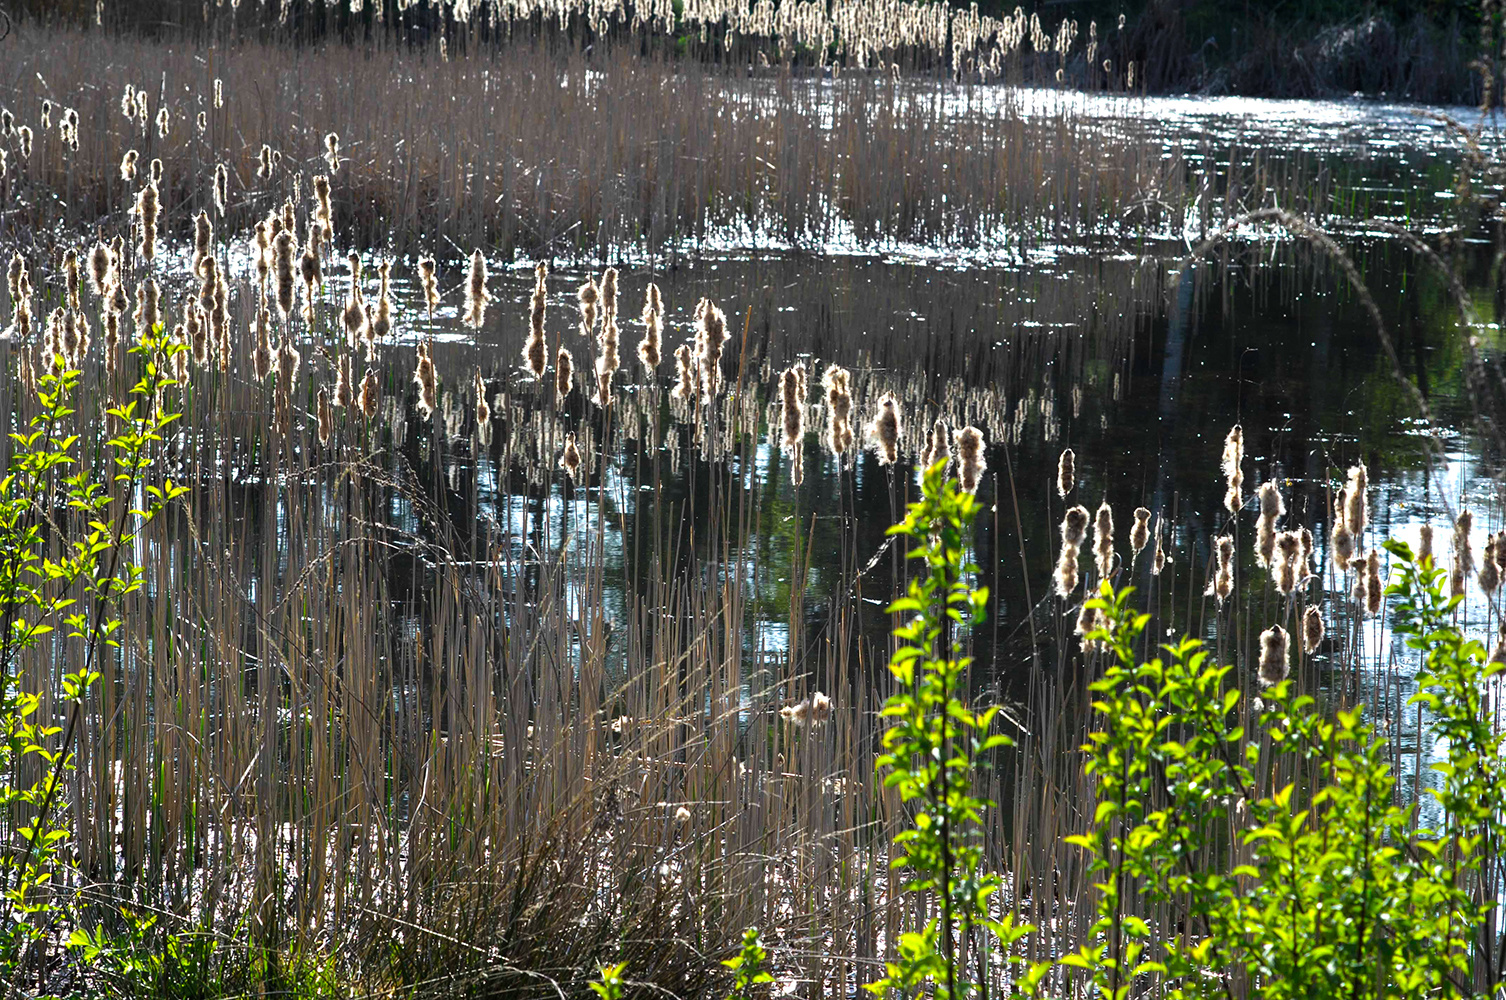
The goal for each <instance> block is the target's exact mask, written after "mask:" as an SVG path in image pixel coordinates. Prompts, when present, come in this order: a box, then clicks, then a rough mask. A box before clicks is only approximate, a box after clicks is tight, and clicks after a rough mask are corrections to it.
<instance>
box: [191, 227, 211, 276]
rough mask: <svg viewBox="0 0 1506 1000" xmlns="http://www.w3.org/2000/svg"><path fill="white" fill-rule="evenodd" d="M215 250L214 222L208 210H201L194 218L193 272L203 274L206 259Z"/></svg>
mask: <svg viewBox="0 0 1506 1000" xmlns="http://www.w3.org/2000/svg"><path fill="white" fill-rule="evenodd" d="M213 252H214V224H213V223H212V222H210V221H209V213H208V212H200V213H199V214H198V215H196V216H194V220H193V273H194V274H195V275H198V276H202V275H203V273H204V260H205V258H207V257H209V256H210V255H211V254H212V253H213Z"/></svg>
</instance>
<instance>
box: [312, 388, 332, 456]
mask: <svg viewBox="0 0 1506 1000" xmlns="http://www.w3.org/2000/svg"><path fill="white" fill-rule="evenodd" d="M314 412H315V414H316V415H317V416H318V419H319V443H320V444H321V445H326V446H327V445H328V444H329V438H330V434H331V433H333V431H334V429H335V413H334V411H333V410H331V409H330V407H329V390H328V389H326V388H325V387H324V386H322V385H321V386H320V387H319V396H318V403H317V405H316V406H315V408H314Z"/></svg>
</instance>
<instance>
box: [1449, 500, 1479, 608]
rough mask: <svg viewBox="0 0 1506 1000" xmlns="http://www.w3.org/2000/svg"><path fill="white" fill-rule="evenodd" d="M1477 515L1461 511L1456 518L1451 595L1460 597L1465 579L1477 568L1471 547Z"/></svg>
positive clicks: (1450, 577) (1450, 581) (1450, 580)
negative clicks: (1472, 529)
mask: <svg viewBox="0 0 1506 1000" xmlns="http://www.w3.org/2000/svg"><path fill="white" fill-rule="evenodd" d="M1474 523H1475V516H1474V515H1473V514H1471V513H1470V512H1469V511H1467V510H1465V511H1460V513H1459V516H1458V517H1457V518H1456V519H1455V520H1454V568H1453V571H1452V572H1451V573H1450V574H1449V596H1451V597H1459V596H1462V595H1463V593H1464V581H1465V580H1466V579H1468V577H1469V575H1470V574H1471V573H1473V572H1474V570H1475V557H1474V553H1473V552H1472V551H1471V549H1470V544H1469V532H1470V529H1471V528H1472V527H1473V526H1474Z"/></svg>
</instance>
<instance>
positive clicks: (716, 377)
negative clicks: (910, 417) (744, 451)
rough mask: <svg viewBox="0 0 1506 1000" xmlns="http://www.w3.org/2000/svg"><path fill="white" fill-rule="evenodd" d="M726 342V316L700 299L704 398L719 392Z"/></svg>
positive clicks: (698, 315)
mask: <svg viewBox="0 0 1506 1000" xmlns="http://www.w3.org/2000/svg"><path fill="white" fill-rule="evenodd" d="M726 342H727V317H726V316H725V315H723V314H722V311H721V309H719V308H717V306H716V305H715V304H714V303H713V302H712V301H711V300H710V299H702V300H701V302H700V305H699V306H698V307H697V308H696V345H697V346H698V347H699V348H700V351H699V353H700V359H699V361H700V365H699V367H700V375H701V396H702V397H703V398H704V399H706V400H714V399H716V397H717V394H718V393H720V392H721V389H722V346H723V345H724V344H726ZM897 405H898V404H897V402H896V407H897ZM895 412H896V414H897V413H898V410H897V409H896V411H895ZM897 427H898V425H897V424H896V428H897Z"/></svg>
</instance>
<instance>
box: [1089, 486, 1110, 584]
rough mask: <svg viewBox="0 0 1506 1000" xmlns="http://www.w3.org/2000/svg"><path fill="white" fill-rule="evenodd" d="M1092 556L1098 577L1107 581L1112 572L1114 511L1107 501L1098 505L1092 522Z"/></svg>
mask: <svg viewBox="0 0 1506 1000" xmlns="http://www.w3.org/2000/svg"><path fill="white" fill-rule="evenodd" d="M1093 555H1094V557H1095V558H1096V559H1097V561H1098V576H1099V578H1100V579H1105V580H1106V579H1108V578H1109V576H1110V574H1112V573H1113V572H1114V511H1113V510H1112V509H1111V508H1110V507H1109V502H1108V501H1107V500H1105V501H1103V502H1102V503H1100V504H1099V505H1098V516H1097V517H1096V518H1094V522H1093Z"/></svg>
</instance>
